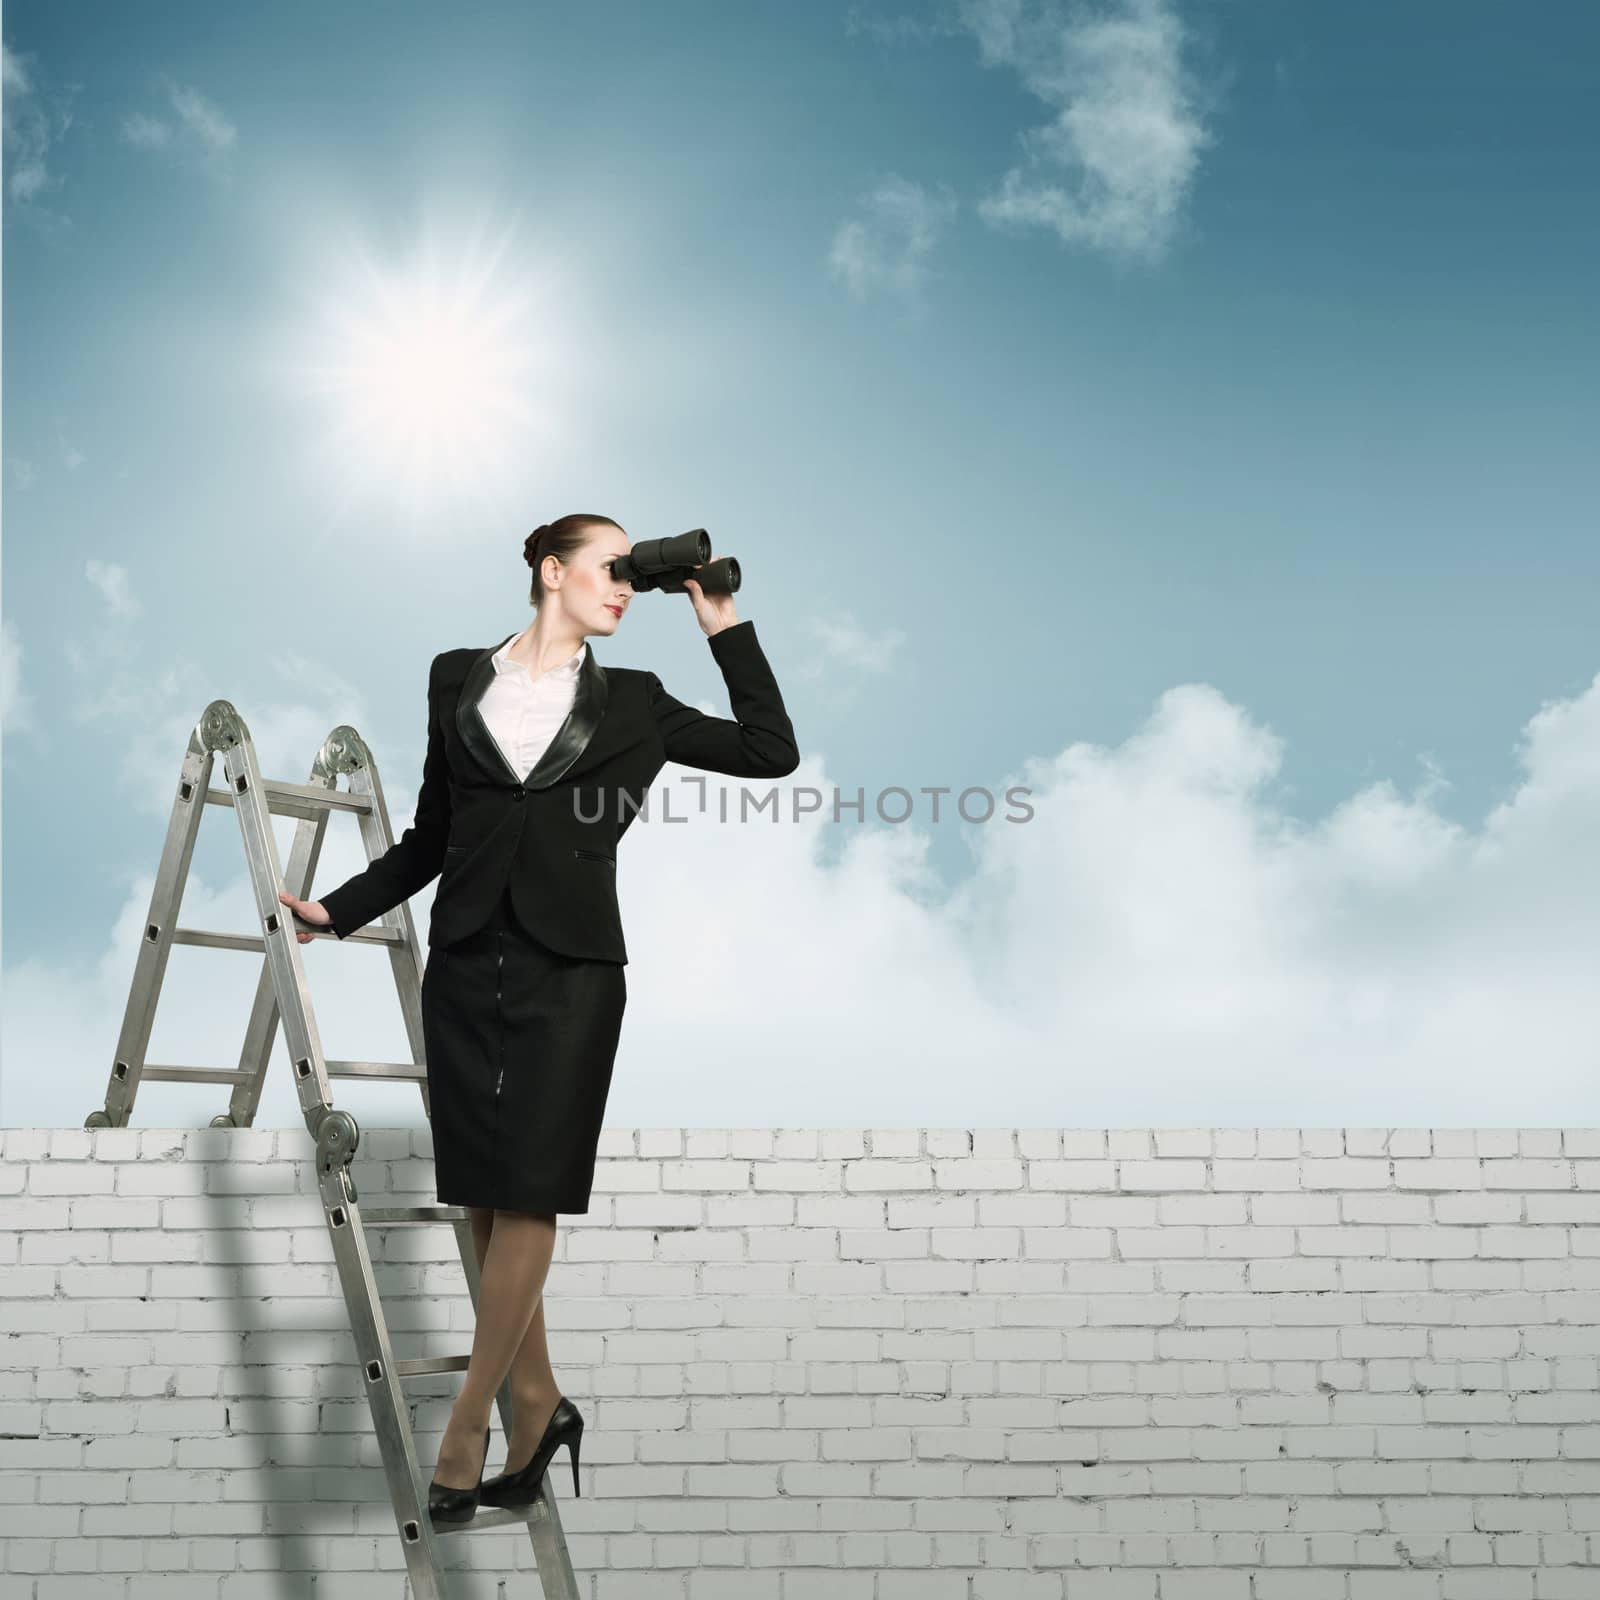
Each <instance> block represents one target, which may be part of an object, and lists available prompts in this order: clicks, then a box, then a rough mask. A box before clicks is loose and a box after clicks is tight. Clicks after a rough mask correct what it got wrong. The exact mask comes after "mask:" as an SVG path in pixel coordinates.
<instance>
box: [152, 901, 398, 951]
mask: <svg viewBox="0 0 1600 1600" xmlns="http://www.w3.org/2000/svg"><path fill="white" fill-rule="evenodd" d="M288 909H289V908H288V907H287V906H285V907H284V910H285V911H287V910H288ZM291 916H292V914H291ZM294 931H295V932H296V933H309V934H311V935H312V936H313V937H315V938H318V939H336V938H338V935H337V934H336V933H334V932H333V930H332V929H331V928H313V927H312V926H311V924H310V923H306V924H305V925H304V926H303V927H302V926H301V925H299V924H298V923H297V924H295V930H294ZM172 942H173V943H174V944H198V945H203V946H205V948H206V949H208V950H248V951H252V952H253V953H254V954H256V955H264V954H265V953H266V948H267V942H266V940H265V939H263V938H262V937H261V935H260V934H259V933H213V932H211V930H210V929H208V928H174V929H173V930H172ZM344 942H345V943H346V944H403V943H404V942H405V935H404V934H403V933H402V932H401V931H400V929H398V928H391V927H389V926H388V925H387V924H385V923H381V922H380V923H376V924H374V925H373V926H372V927H369V928H357V929H356V931H355V932H354V933H350V934H346V935H345V940H344Z"/></svg>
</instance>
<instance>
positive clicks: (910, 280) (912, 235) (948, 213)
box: [828, 176, 956, 305]
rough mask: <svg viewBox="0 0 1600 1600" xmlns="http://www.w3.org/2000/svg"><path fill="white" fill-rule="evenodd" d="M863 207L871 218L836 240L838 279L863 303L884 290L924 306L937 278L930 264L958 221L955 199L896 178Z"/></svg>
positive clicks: (846, 226)
mask: <svg viewBox="0 0 1600 1600" xmlns="http://www.w3.org/2000/svg"><path fill="white" fill-rule="evenodd" d="M861 205H862V209H863V211H864V212H865V215H864V216H863V217H861V218H859V219H856V220H852V221H849V222H846V223H843V224H842V225H841V226H840V227H839V229H838V231H837V232H836V233H835V234H834V236H833V244H832V247H831V249H830V251H829V254H828V265H829V267H830V268H831V270H832V272H833V274H834V276H835V277H837V278H838V279H840V281H842V282H843V283H844V284H845V285H846V287H847V288H848V289H849V291H850V293H851V294H852V295H854V296H855V298H856V299H858V300H860V299H865V298H866V296H867V295H868V294H869V293H872V292H874V291H877V290H884V291H887V292H888V293H890V294H893V295H895V296H898V297H899V298H901V299H902V300H904V301H906V302H908V303H909V304H911V305H916V304H918V303H919V300H920V296H921V291H922V289H923V287H924V285H925V284H926V282H927V280H928V278H929V276H930V274H931V268H930V266H929V261H928V258H929V256H930V255H931V254H932V251H933V247H934V245H935V243H936V242H937V240H938V238H939V235H940V234H941V233H942V232H943V231H944V229H945V228H946V227H948V225H949V223H950V221H951V219H952V218H953V217H954V216H955V213H956V200H955V196H954V195H953V194H952V193H951V192H950V190H949V189H948V188H947V187H945V186H943V185H941V186H940V187H939V189H938V190H937V191H934V192H930V191H929V190H928V189H926V188H924V187H923V185H922V184H920V183H915V182H913V181H912V180H911V179H909V178H901V177H898V176H890V177H887V178H885V179H884V180H883V181H882V182H881V183H879V184H877V185H876V186H875V187H874V188H873V189H871V190H870V191H869V192H868V193H867V194H865V195H863V196H862V200H861Z"/></svg>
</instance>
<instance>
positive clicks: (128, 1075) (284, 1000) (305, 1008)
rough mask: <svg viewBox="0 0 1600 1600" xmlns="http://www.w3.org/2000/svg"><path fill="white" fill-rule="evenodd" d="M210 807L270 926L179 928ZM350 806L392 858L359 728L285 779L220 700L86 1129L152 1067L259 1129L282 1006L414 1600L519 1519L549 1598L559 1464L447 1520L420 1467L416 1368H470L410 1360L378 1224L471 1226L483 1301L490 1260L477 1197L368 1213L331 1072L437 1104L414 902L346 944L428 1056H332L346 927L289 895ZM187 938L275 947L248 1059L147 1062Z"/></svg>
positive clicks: (569, 1582) (304, 892)
mask: <svg viewBox="0 0 1600 1600" xmlns="http://www.w3.org/2000/svg"><path fill="white" fill-rule="evenodd" d="M219 751H220V752H221V754H222V766H223V772H224V773H225V774H226V779H227V782H226V787H220V788H212V787H211V786H210V784H211V768H212V762H213V760H214V759H215V757H216V755H217V753H218V752H219ZM341 772H344V773H347V774H348V775H349V780H350V786H349V789H348V791H341V790H340V789H339V788H338V775H339V773H341ZM206 805H218V806H232V807H233V809H234V813H235V814H236V815H237V817H238V818H239V830H240V834H241V836H242V838H243V842H244V854H245V861H246V863H247V865H248V868H249V873H250V883H251V888H252V891H253V892H254V895H255V903H256V914H257V916H258V917H259V919H260V927H261V931H260V933H257V934H235V933H217V932H211V931H207V930H205V929H201V928H182V927H179V926H178V907H179V904H180V903H181V901H182V899H183V889H184V884H185V882H186V881H187V878H188V872H189V863H190V859H191V857H192V856H193V854H194V844H195V838H196V836H197V835H198V833H199V830H200V818H201V816H202V814H203V808H204V806H206ZM336 811H337V812H351V813H353V814H354V815H355V817H356V819H357V821H358V822H359V824H360V827H361V839H362V843H363V845H364V847H365V849H366V854H367V859H368V860H369V861H371V860H374V859H375V858H376V857H378V856H381V855H382V854H383V853H384V852H385V851H386V850H388V848H389V847H390V845H392V844H393V843H394V835H393V833H392V831H391V829H390V826H389V813H388V810H387V809H386V807H385V806H384V803H383V786H382V784H381V783H380V782H379V780H378V768H377V763H376V762H375V761H374V760H373V759H372V755H371V752H370V751H369V750H368V748H367V746H366V743H365V741H364V740H363V739H362V738H361V736H360V734H358V733H357V732H356V730H355V729H354V728H352V727H349V726H348V725H343V724H342V725H341V726H339V727H337V728H335V729H334V730H333V732H332V733H330V734H329V735H328V737H327V739H326V740H325V741H324V742H323V745H322V748H321V750H320V751H318V753H317V757H316V759H315V760H314V761H313V762H312V766H311V776H310V779H309V781H307V782H306V783H291V782H287V781H283V782H280V781H278V780H276V779H271V778H263V777H262V776H261V770H260V767H259V766H258V765H257V762H256V752H255V745H254V743H253V742H252V741H251V738H250V730H249V728H248V727H247V726H246V725H245V721H244V718H243V717H241V716H240V715H239V713H238V712H237V711H236V710H235V709H234V707H233V706H232V705H231V704H230V703H229V702H228V701H226V700H213V701H212V702H211V704H210V705H209V706H207V707H206V709H205V713H204V715H203V716H202V717H201V718H200V720H199V722H197V723H196V724H195V728H194V732H193V733H192V734H191V735H190V738H189V747H188V749H187V751H186V752H185V754H184V758H183V770H182V772H181V773H180V775H179V778H178V792H177V796H176V798H175V799H174V800H173V805H172V816H171V818H170V820H169V821H168V824H167V838H166V843H165V845H164V846H163V848H162V851H161V865H160V868H159V870H158V871H157V873H156V881H155V887H154V889H153V890H152V892H151V896H150V911H149V914H148V916H147V917H146V919H145V928H144V937H143V939H142V940H141V941H140V944H139V956H138V960H137V961H136V962H135V965H134V972H133V984H132V987H131V989H130V990H129V993H128V1007H127V1011H126V1013H125V1014H124V1016H123V1021H122V1031H121V1033H120V1035H119V1036H118V1039H117V1052H116V1057H115V1059H114V1061H113V1062H112V1067H111V1079H110V1083H109V1086H108V1087H107V1089H106V1102H105V1109H104V1110H103V1111H91V1112H90V1113H89V1115H88V1116H87V1117H85V1118H84V1126H85V1127H87V1128H121V1127H126V1126H127V1125H128V1121H129V1117H130V1115H131V1113H132V1111H133V1102H134V1097H135V1096H136V1095H137V1094H138V1092H139V1085H140V1084H141V1083H142V1082H144V1081H145V1080H146V1079H155V1080H163V1081H167V1082H186V1083H215V1084H226V1085H228V1087H229V1090H230V1093H229V1102H228V1110H227V1111H226V1112H225V1113H223V1114H222V1115H220V1116H216V1117H213V1118H212V1119H211V1126H212V1127H213V1128H247V1127H249V1126H250V1125H251V1123H252V1121H253V1119H254V1117H255V1114H256V1109H257V1107H258V1106H259V1105H260V1103H261V1089H262V1083H263V1080H264V1078H265V1076H266V1070H267V1061H268V1059H269V1057H270V1056H271V1054H272V1044H273V1039H274V1036H275V1035H276V1033H277V1027H278V1018H279V1015H280V1013H281V1014H282V1017H283V1023H284V1037H285V1041H286V1043H287V1045H288V1050H289V1059H290V1062H291V1063H292V1065H293V1069H294V1079H295V1089H296V1092H297V1093H298V1095H299V1098H300V1109H301V1111H302V1113H303V1114H304V1116H305V1120H306V1127H307V1128H309V1129H310V1131H311V1137H312V1140H313V1145H314V1149H315V1151H316V1161H317V1186H318V1192H319V1193H320V1194H321V1197H322V1210H323V1216H324V1219H325V1220H326V1222H327V1225H328V1233H329V1236H330V1238H331V1239H332V1241H333V1256H334V1260H335V1262H336V1263H337V1264H338V1270H339V1283H340V1287H341V1289H342V1290H343V1293H344V1298H345V1304H346V1305H347V1306H348V1308H349V1311H350V1328H351V1332H352V1333H353V1335H354V1337H355V1350H356V1360H357V1363H358V1364H359V1366H360V1369H361V1371H362V1373H363V1374H364V1375H365V1377H366V1384H365V1386H364V1387H365V1390H366V1395H367V1403H368V1405H369V1406H370V1407H371V1409H372V1421H373V1427H374V1429H375V1430H376V1433H377V1438H378V1448H379V1450H380V1452H381V1453H382V1456H383V1468H384V1477H385V1480H386V1482H387V1484H388V1488H389V1497H390V1499H391V1500H392V1501H393V1503H394V1515H395V1525H396V1527H397V1528H398V1530H399V1533H400V1541H401V1545H402V1547H403V1548H404V1550H405V1558H406V1571H407V1574H408V1575H409V1578H410V1584H411V1590H410V1592H411V1597H412V1600H448V1597H449V1589H448V1588H447V1587H446V1584H445V1577H444V1572H443V1569H442V1568H441V1566H440V1563H439V1556H440V1551H441V1541H442V1540H443V1539H445V1538H447V1537H453V1536H457V1535H460V1534H470V1533H472V1532H473V1531H474V1530H479V1529H483V1528H496V1527H503V1526H504V1525H505V1524H507V1523H511V1522H525V1523H526V1524H527V1526H528V1531H529V1534H530V1536H531V1538H532V1541H533V1552H534V1559H535V1561H536V1562H537V1564H538V1569H539V1583H540V1587H541V1588H542V1589H543V1592H544V1596H545V1600H578V1584H577V1579H576V1577H575V1576H574V1575H573V1571H572V1562H571V1558H570V1556H569V1555H568V1552H567V1540H566V1535H565V1533H564V1532H563V1531H562V1527H561V1517H560V1514H559V1512H558V1511H557V1509H556V1502H555V1497H554V1495H553V1494H552V1492H551V1488H550V1480H551V1478H552V1476H553V1474H551V1473H548V1472H547V1473H546V1474H545V1477H544V1481H543V1482H542V1483H541V1484H540V1486H539V1498H538V1499H537V1500H535V1501H534V1503H533V1504H532V1505H531V1506H526V1507H518V1508H516V1509H514V1510H506V1509H501V1508H497V1507H489V1506H486V1507H482V1508H480V1509H479V1511H478V1512H477V1514H476V1515H475V1516H474V1517H473V1518H472V1520H471V1521H470V1522H465V1523H460V1524H453V1525H445V1526H442V1527H438V1528H435V1527H434V1525H433V1523H432V1521H431V1519H430V1518H429V1516H428V1478H429V1477H430V1476H431V1471H430V1472H429V1473H427V1474H424V1473H423V1471H422V1469H421V1468H420V1467H419V1465H418V1461H417V1449H416V1441H415V1439H414V1438H413V1436H412V1432H411V1424H410V1418H409V1414H408V1409H407V1402H406V1396H405V1393H404V1391H403V1389H402V1387H401V1385H402V1383H403V1382H404V1380H405V1379H407V1378H413V1377H422V1376H428V1377H431V1376H433V1375H434V1374H436V1373H440V1372H462V1371H465V1370H466V1366H467V1357H466V1356H464V1355H461V1356H439V1357H430V1358H426V1359H422V1360H415V1361H402V1360H398V1359H397V1358H396V1357H395V1355H394V1352H393V1350H392V1348H391V1346H390V1340H389V1329H388V1324H387V1322H386V1321H385V1319H384V1314H383V1306H382V1302H381V1300H380V1298H379V1294H378V1288H377V1282H376V1280H375V1278H374V1276H373V1271H372V1257H371V1253H370V1252H369V1250H368V1247H367V1235H366V1229H367V1228H368V1227H369V1226H404V1225H416V1224H429V1223H441V1222H446V1223H449V1224H450V1225H451V1226H452V1227H453V1228H454V1229H455V1235H456V1245H457V1248H458V1250H459V1252H460V1255H461V1265H462V1269H463V1271H464V1272H465V1274H466V1279H467V1288H468V1291H469V1293H470V1294H471V1296H472V1304H473V1308H474V1310H476V1308H477V1305H478V1292H479V1273H478V1259H477V1254H476V1252H475V1251H474V1249H473V1245H472V1222H471V1218H470V1216H469V1215H468V1213H467V1211H466V1209H465V1207H462V1206H440V1205H422V1206H382V1207H373V1208H372V1209H371V1210H369V1211H367V1212H365V1213H363V1211H362V1209H361V1206H360V1204H359V1203H358V1200H357V1197H356V1186H355V1181H354V1177H353V1174H352V1170H351V1162H352V1161H353V1159H354V1157H355V1154H356V1150H357V1147H358V1146H359V1144H360V1141H361V1130H360V1128H359V1127H358V1126H357V1125H356V1121H355V1118H354V1117H352V1116H351V1115H350V1113H349V1112H348V1111H343V1110H339V1109H337V1108H336V1107H335V1106H334V1104H333V1095H332V1092H331V1088H330V1083H331V1080H332V1079H334V1078H362V1079H373V1078H382V1079H389V1080H393V1081H396V1082H400V1083H414V1084H416V1085H417V1086H418V1088H419V1089H420V1090H421V1092H422V1109H423V1114H424V1116H430V1117H431V1112H430V1109H429V1105H428V1083H427V1066H426V1060H425V1057H424V1051H423V1036H422V950H421V947H420V945H419V944H418V942H417V935H416V929H415V927H414V925H413V923H412V920H411V911H410V907H409V906H408V905H406V904H401V905H399V906H397V907H395V909H394V910H393V911H391V912H389V913H387V914H386V915H385V917H384V918H383V919H382V920H381V921H380V922H375V923H371V924H369V925H368V926H367V927H365V928H362V929H359V930H357V931H356V932H354V933H351V934H350V935H348V936H347V938H346V939H345V940H344V941H343V942H344V943H346V944H351V945H377V946H380V947H381V948H383V949H386V950H387V951H388V953H389V963H390V966H391V968H392V969H393V972H394V981H395V989H396V992H397V994H398V996H399V1000H400V1010H401V1014H402V1016H403V1017H404V1019H405V1026H406V1035H407V1039H408V1041H409V1045H410V1054H411V1057H412V1059H411V1060H410V1061H405V1062H398V1063H391V1062H381V1061H329V1060H327V1059H325V1058H324V1056H323V1053H322V1041H321V1038H320V1036H319V1034H318V1031H317V1023H316V1018H315V1016H314V1015H313V1013H312V1009H311V997H310V991H309V988H308V986H307V983H306V975H305V971H304V968H303V966H302V964H301V960H300V943H299V940H298V939H297V938H296V932H297V931H314V932H315V933H316V935H317V936H318V937H319V938H325V939H333V938H334V937H335V936H334V935H333V934H332V933H331V932H330V931H329V930H327V929H326V928H318V929H314V930H313V929H312V925H311V924H310V923H305V922H301V921H299V920H298V919H297V918H296V917H295V916H294V915H293V914H292V913H291V912H290V910H289V908H288V907H287V906H286V905H284V904H283V903H282V902H281V901H280V900H279V899H278V891H279V890H280V889H286V890H287V891H288V892H289V893H291V894H293V895H294V896H295V898H296V899H305V898H307V896H308V891H309V889H310V885H311V881H312V878H313V876H314V874H315V872H316V867H317V858H318V856H319V855H320V854H321V851H322V838H323V833H324V830H325V829H326V827H327V822H328V818H329V816H330V815H331V814H332V813H334V812H336ZM274 814H276V815H278V816H290V817H295V818H298V825H297V827H296V828H295V833H294V841H293V844H292V846H291V848H290V851H289V867H288V871H287V872H280V870H279V867H278V850H277V843H276V839H275V837H274V834H273V831H272V824H271V817H272V816H273V815H274ZM175 944H184V945H203V946H206V947H209V948H211V949H214V950H244V951H249V952H252V953H254V954H260V955H265V957H266V960H265V961H264V963H263V964H262V971H261V977H260V980H259V982H258V983H257V985H256V994H255V1003H254V1005H253V1006H252V1008H251V1012H250V1020H249V1025H248V1028H247V1029H246V1033H245V1039H244V1044H243V1046H242V1047H241V1050H240V1056H239V1064H238V1065H237V1066H236V1067H216V1066H168V1065H157V1064H155V1063H152V1062H149V1061H147V1060H146V1059H145V1051H146V1049H147V1048H148V1046H149V1043H150V1033H151V1028H152V1025H153V1023H154V1020H155V1012H156V1003H157V1001H158V999H159V998H160V993H161V983H162V979H163V977H164V975H165V973H166V969H167V955H168V952H169V951H170V950H171V949H172V947H173V945H175ZM496 1401H497V1404H498V1407H499V1412H500V1419H501V1422H502V1424H503V1425H504V1427H505V1431H506V1433H507V1435H508V1436H509V1434H510V1431H511V1411H512V1407H511V1390H510V1382H509V1379H508V1381H507V1382H506V1384H505V1385H503V1386H502V1388H501V1390H500V1393H499V1394H498V1395H497V1396H496Z"/></svg>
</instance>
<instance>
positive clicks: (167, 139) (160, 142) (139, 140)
mask: <svg viewBox="0 0 1600 1600" xmlns="http://www.w3.org/2000/svg"><path fill="white" fill-rule="evenodd" d="M122 137H123V139H124V140H126V141H127V143H129V144H131V145H132V146H133V147H134V148H135V149H137V150H161V149H164V148H165V147H166V146H167V145H169V144H170V143H171V142H172V129H171V127H170V126H168V124H167V123H165V122H162V121H160V120H159V119H158V118H156V117H147V116H146V115H145V114H144V112H142V111H135V112H133V113H132V114H131V115H129V116H127V117H124V118H123V120H122Z"/></svg>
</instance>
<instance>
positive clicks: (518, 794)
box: [511, 789, 528, 800]
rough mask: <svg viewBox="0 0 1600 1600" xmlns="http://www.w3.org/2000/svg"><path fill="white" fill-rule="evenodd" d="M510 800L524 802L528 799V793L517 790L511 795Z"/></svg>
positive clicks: (524, 790) (523, 790)
mask: <svg viewBox="0 0 1600 1600" xmlns="http://www.w3.org/2000/svg"><path fill="white" fill-rule="evenodd" d="M511 798H512V799H513V800H526V799H527V798H528V791H527V790H526V789H517V790H515V791H514V792H513V793H512V796H511Z"/></svg>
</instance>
